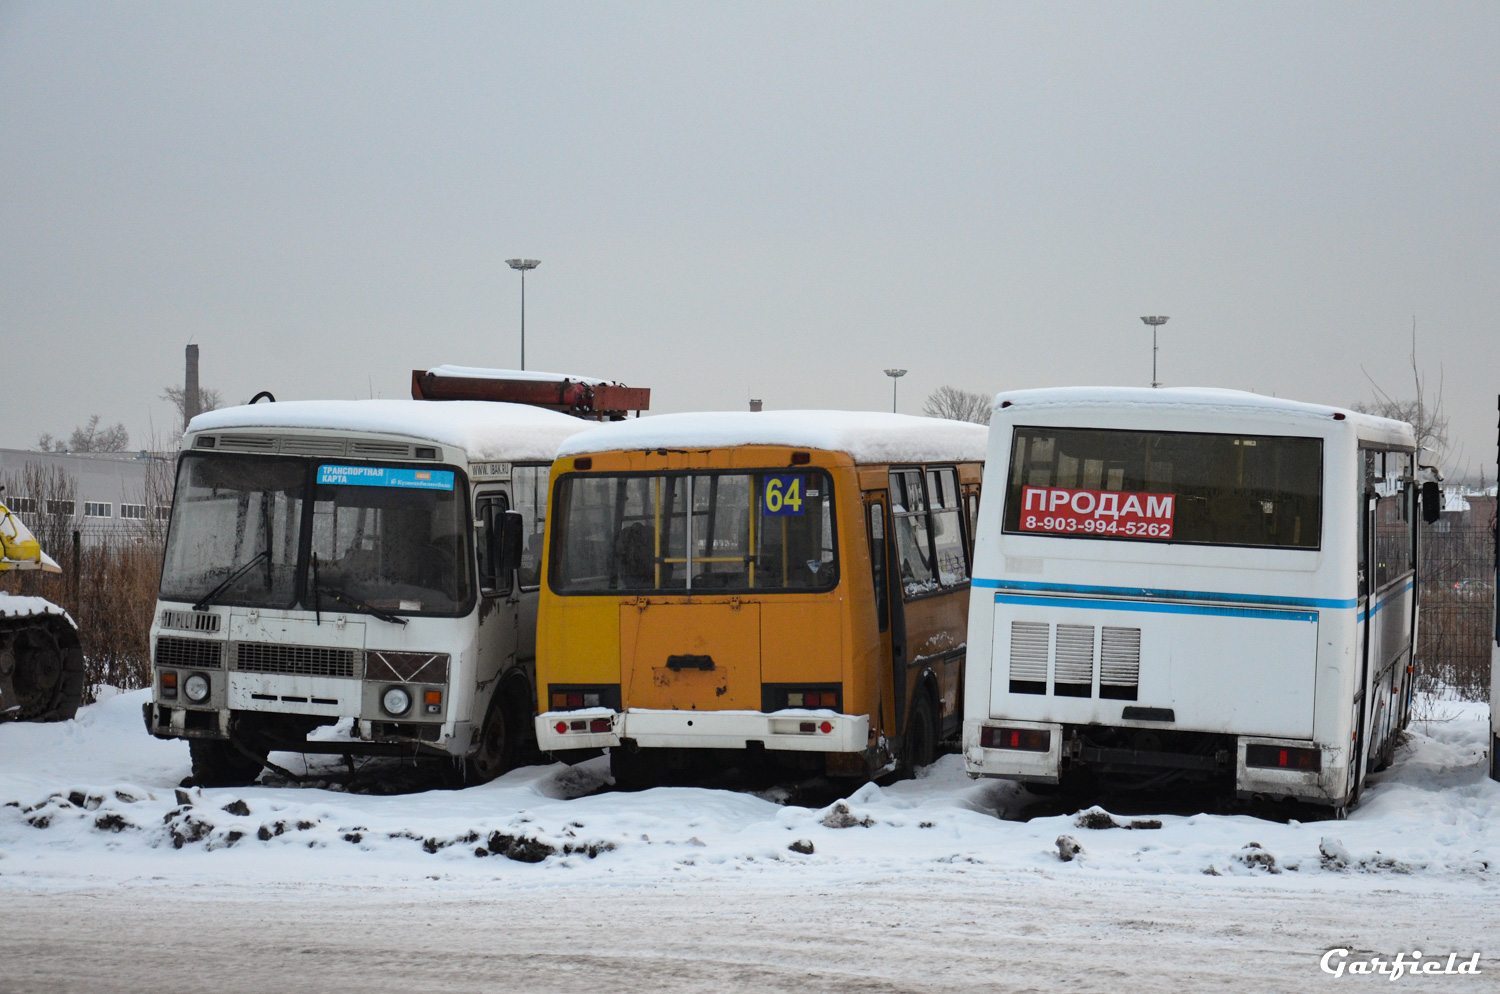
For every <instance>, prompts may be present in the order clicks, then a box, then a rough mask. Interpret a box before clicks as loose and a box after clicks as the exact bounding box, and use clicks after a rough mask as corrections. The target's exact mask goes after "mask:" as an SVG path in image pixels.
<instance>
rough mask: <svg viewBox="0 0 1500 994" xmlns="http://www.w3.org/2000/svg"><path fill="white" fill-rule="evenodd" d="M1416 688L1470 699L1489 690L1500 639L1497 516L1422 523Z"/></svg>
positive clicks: (1477, 698) (1484, 697)
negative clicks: (1499, 629) (1498, 635)
mask: <svg viewBox="0 0 1500 994" xmlns="http://www.w3.org/2000/svg"><path fill="white" fill-rule="evenodd" d="M1420 527H1421V529H1422V561H1421V575H1420V580H1421V582H1420V586H1419V589H1420V590H1421V601H1420V616H1419V619H1418V626H1419V627H1418V632H1417V661H1416V666H1417V671H1416V675H1417V684H1416V686H1417V689H1418V690H1421V691H1443V690H1445V689H1446V690H1447V692H1448V693H1451V694H1453V695H1456V696H1457V697H1459V698H1460V699H1462V700H1467V701H1487V700H1489V695H1490V647H1491V646H1492V645H1493V644H1494V639H1495V517H1494V514H1493V512H1491V513H1490V514H1489V521H1488V522H1484V523H1477V522H1475V523H1467V524H1460V523H1456V522H1451V521H1439V522H1437V523H1435V524H1432V525H1427V524H1424V525H1421V526H1420Z"/></svg>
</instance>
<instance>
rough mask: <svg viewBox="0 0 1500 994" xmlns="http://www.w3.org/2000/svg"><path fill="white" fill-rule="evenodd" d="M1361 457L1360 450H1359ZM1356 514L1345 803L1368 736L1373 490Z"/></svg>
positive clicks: (1356, 785)
mask: <svg viewBox="0 0 1500 994" xmlns="http://www.w3.org/2000/svg"><path fill="white" fill-rule="evenodd" d="M1361 457H1362V460H1363V457H1364V454H1363V453H1362V454H1361ZM1360 493H1361V496H1360V514H1359V597H1358V599H1357V600H1356V602H1355V610H1356V611H1357V612H1358V614H1357V615H1356V617H1358V618H1360V619H1361V621H1360V622H1359V625H1358V639H1359V650H1358V651H1359V683H1358V684H1357V685H1356V686H1355V688H1354V742H1353V746H1354V751H1353V753H1352V754H1351V755H1350V757H1349V803H1350V804H1353V803H1354V802H1355V800H1356V799H1357V798H1358V797H1359V794H1360V790H1361V788H1362V787H1363V786H1364V774H1365V755H1366V752H1367V751H1368V749H1367V743H1368V740H1369V738H1370V724H1369V723H1370V714H1369V707H1368V702H1369V699H1370V670H1371V665H1370V664H1371V659H1370V652H1371V650H1372V648H1373V646H1372V645H1371V630H1372V629H1373V628H1374V621H1375V619H1374V618H1373V617H1371V615H1370V609H1371V608H1372V607H1374V605H1375V549H1374V546H1375V500H1376V495H1375V493H1374V491H1372V490H1370V489H1368V488H1364V489H1362V490H1361V492H1360Z"/></svg>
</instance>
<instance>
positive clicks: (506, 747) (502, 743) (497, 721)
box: [464, 687, 521, 784]
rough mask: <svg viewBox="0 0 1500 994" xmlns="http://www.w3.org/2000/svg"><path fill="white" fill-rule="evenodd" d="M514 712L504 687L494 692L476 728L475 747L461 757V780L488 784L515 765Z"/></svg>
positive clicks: (517, 744) (516, 750)
mask: <svg viewBox="0 0 1500 994" xmlns="http://www.w3.org/2000/svg"><path fill="white" fill-rule="evenodd" d="M515 712H516V709H515V705H514V702H513V701H512V700H511V698H510V695H509V694H507V693H506V690H505V688H504V687H502V688H501V689H499V690H497V691H495V695H494V696H493V697H491V698H490V706H489V709H488V710H487V711H486V712H485V715H484V724H483V725H482V726H481V727H480V731H479V748H478V749H475V750H474V752H473V753H472V754H471V755H470V756H469V757H468V758H466V759H465V760H464V779H465V780H466V781H467V782H468V783H476V784H477V783H489V782H490V781H491V780H493V779H495V778H496V777H498V776H500V775H501V774H502V773H505V772H507V771H509V770H510V769H511V768H512V767H514V766H515V765H516V759H517V757H518V754H519V752H520V739H521V736H520V735H519V734H518V732H519V728H518V726H517V723H516V720H515Z"/></svg>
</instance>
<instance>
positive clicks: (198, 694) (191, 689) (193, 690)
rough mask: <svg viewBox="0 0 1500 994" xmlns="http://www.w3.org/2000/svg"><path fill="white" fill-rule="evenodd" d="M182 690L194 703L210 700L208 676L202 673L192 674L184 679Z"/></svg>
mask: <svg viewBox="0 0 1500 994" xmlns="http://www.w3.org/2000/svg"><path fill="white" fill-rule="evenodd" d="M182 692H183V693H184V694H186V695H187V699H188V700H190V701H192V702H193V703H194V704H202V703H203V702H204V701H206V700H208V677H206V676H204V675H203V674H202V673H194V674H192V675H191V676H189V677H188V678H187V679H186V680H184V681H182Z"/></svg>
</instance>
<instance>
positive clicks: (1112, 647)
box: [1099, 625, 1141, 701]
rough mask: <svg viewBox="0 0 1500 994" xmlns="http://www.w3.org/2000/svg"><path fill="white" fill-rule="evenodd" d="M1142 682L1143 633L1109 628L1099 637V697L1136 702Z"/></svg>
mask: <svg viewBox="0 0 1500 994" xmlns="http://www.w3.org/2000/svg"><path fill="white" fill-rule="evenodd" d="M1140 682H1141V630H1140V629H1139V628H1114V627H1110V626H1107V625H1106V626H1105V628H1104V632H1103V633H1102V634H1101V635H1100V637H1099V696H1100V697H1106V698H1109V699H1111V700H1116V701H1133V700H1135V699H1136V694H1137V692H1138V691H1139V689H1140Z"/></svg>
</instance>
